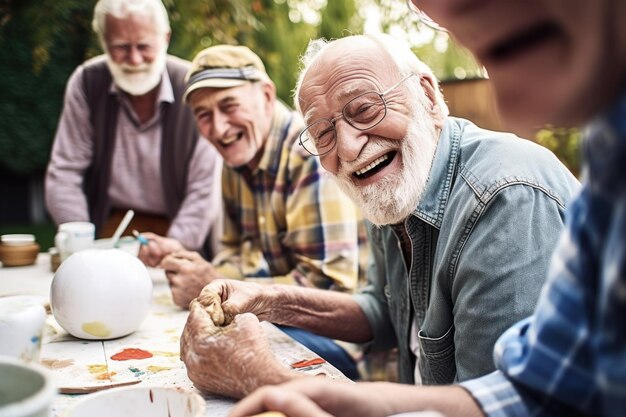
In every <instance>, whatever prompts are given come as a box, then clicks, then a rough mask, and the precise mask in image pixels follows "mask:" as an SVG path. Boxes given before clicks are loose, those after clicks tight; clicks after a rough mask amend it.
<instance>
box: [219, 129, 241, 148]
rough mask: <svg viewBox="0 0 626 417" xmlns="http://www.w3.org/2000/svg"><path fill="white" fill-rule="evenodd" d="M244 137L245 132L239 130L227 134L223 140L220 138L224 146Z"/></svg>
mask: <svg viewBox="0 0 626 417" xmlns="http://www.w3.org/2000/svg"><path fill="white" fill-rule="evenodd" d="M242 137H243V132H239V133H237V134H234V135H230V136H227V137H225V138H223V139H222V140H220V144H221V145H222V146H224V147H226V146H229V145H232V144H233V143H235V142H237V141H238V140H239V139H241V138H242Z"/></svg>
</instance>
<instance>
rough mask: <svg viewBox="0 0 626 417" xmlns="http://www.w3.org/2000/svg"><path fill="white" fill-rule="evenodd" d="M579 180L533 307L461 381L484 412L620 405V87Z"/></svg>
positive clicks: (624, 221) (624, 240) (624, 298)
mask: <svg viewBox="0 0 626 417" xmlns="http://www.w3.org/2000/svg"><path fill="white" fill-rule="evenodd" d="M587 133H588V134H587V140H586V141H585V175H584V177H585V180H584V182H583V189H582V191H581V194H580V195H579V196H578V197H577V198H576V200H575V201H574V202H573V203H572V204H571V205H570V207H569V212H568V214H567V216H568V218H567V223H566V230H565V233H564V234H563V236H562V237H561V241H560V243H559V245H558V247H557V250H556V253H555V255H554V257H553V259H552V267H551V270H550V273H549V278H548V281H547V283H546V286H545V288H544V289H543V291H542V295H541V297H540V300H539V303H538V305H537V308H536V310H535V314H534V316H532V317H530V318H528V319H526V320H524V321H522V322H520V323H518V324H517V325H515V326H514V327H512V328H511V329H509V330H508V331H507V332H505V333H504V334H503V335H502V336H501V337H500V339H499V340H498V342H497V344H496V346H495V349H494V357H495V361H496V366H497V368H498V371H495V372H493V373H491V374H489V375H486V376H485V377H482V378H479V379H475V380H472V381H468V382H466V383H463V384H462V385H463V386H464V387H465V388H466V389H468V390H469V391H470V393H471V394H472V395H473V396H474V397H475V398H476V400H477V401H478V402H479V403H480V405H481V406H482V408H483V411H484V412H485V413H486V414H487V415H488V416H490V417H492V416H493V417H495V416H568V415H579V414H581V413H582V414H585V415H590V414H594V415H602V416H625V415H626V95H624V96H622V98H621V99H620V100H619V101H618V102H617V104H616V105H615V106H614V107H613V108H612V109H611V110H610V111H608V112H606V113H604V114H603V115H601V116H600V117H598V118H597V119H596V120H594V121H593V123H592V124H591V125H590V127H589V131H588V132H587Z"/></svg>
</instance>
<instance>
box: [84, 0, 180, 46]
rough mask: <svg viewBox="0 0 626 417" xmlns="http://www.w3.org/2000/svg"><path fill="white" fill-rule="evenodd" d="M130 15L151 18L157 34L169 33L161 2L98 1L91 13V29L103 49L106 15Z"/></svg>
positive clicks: (165, 13)
mask: <svg viewBox="0 0 626 417" xmlns="http://www.w3.org/2000/svg"><path fill="white" fill-rule="evenodd" d="M131 14H138V15H143V16H148V17H151V18H152V19H153V20H154V27H155V29H156V31H157V33H158V34H166V33H168V32H170V21H169V18H168V15H167V10H166V9H165V6H164V5H163V3H162V2H161V0H98V3H97V4H96V7H95V9H94V12H93V21H92V22H91V27H92V28H93V31H94V32H96V34H97V35H98V39H99V40H100V44H101V45H102V47H103V48H104V47H105V42H104V40H105V36H106V24H105V23H106V15H111V16H113V17H116V18H124V17H127V16H129V15H131Z"/></svg>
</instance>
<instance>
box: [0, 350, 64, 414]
mask: <svg viewBox="0 0 626 417" xmlns="http://www.w3.org/2000/svg"><path fill="white" fill-rule="evenodd" d="M0 394H2V395H0V417H45V416H49V415H50V411H51V409H52V401H53V400H54V397H55V395H56V388H55V387H54V385H53V383H52V377H51V375H50V373H49V372H48V370H47V369H45V368H43V367H42V366H39V365H37V364H34V363H24V362H22V361H20V360H18V359H15V358H9V357H7V356H1V355H0Z"/></svg>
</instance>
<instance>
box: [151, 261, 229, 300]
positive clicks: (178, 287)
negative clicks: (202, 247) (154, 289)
mask: <svg viewBox="0 0 626 417" xmlns="http://www.w3.org/2000/svg"><path fill="white" fill-rule="evenodd" d="M159 266H160V267H161V268H163V269H165V276H166V277H167V281H168V282H169V284H170V289H171V290H172V298H173V299H174V303H176V305H178V306H180V307H182V308H189V303H190V302H191V301H192V300H193V299H194V298H196V297H197V296H198V295H199V294H200V291H202V288H204V286H205V285H207V284H208V283H210V282H211V281H213V280H214V279H216V278H218V276H217V272H216V271H215V269H214V268H213V265H211V263H210V262H207V261H206V260H205V259H204V258H203V257H202V256H201V255H200V254H199V253H198V252H190V251H179V252H174V253H172V254H170V255H167V256H166V257H165V258H163V260H162V261H161V263H160V264H159Z"/></svg>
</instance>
